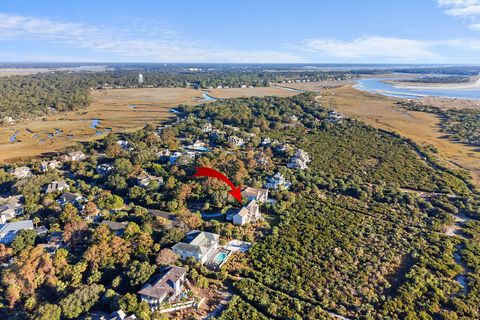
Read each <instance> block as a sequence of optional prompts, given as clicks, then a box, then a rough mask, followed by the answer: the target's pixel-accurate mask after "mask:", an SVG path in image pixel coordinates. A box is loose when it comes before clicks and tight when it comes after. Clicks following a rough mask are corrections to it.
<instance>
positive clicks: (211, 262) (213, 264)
mask: <svg viewBox="0 0 480 320" xmlns="http://www.w3.org/2000/svg"><path fill="white" fill-rule="evenodd" d="M221 252H224V253H226V254H227V256H226V257H225V259H223V261H222V262H221V263H218V261H216V260H215V257H216V256H217V254H219V253H221ZM232 253H233V251H231V250H228V249H226V248H225V247H223V246H222V247H218V248H217V250H215V251H214V252H212V254H211V255H210V256H209V257H208V260H207V261H206V262H205V263H204V265H205V267H207V268H208V269H210V270H214V271H219V270H220V268H221V267H222V266H223V265H224V264H225V262H227V261H228V258H230V255H231V254H232Z"/></svg>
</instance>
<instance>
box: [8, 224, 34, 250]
mask: <svg viewBox="0 0 480 320" xmlns="http://www.w3.org/2000/svg"><path fill="white" fill-rule="evenodd" d="M20 230H33V221H32V220H23V221H17V222H10V223H4V224H0V243H3V244H10V243H12V242H13V240H15V237H16V236H17V234H18V232H19V231H20Z"/></svg>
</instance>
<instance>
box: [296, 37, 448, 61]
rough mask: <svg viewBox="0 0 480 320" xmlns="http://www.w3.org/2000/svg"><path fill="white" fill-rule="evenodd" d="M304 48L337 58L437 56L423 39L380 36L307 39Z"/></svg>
mask: <svg viewBox="0 0 480 320" xmlns="http://www.w3.org/2000/svg"><path fill="white" fill-rule="evenodd" d="M303 48H304V50H305V51H307V52H312V53H320V54H322V55H326V56H329V57H333V58H339V59H365V58H381V59H384V60H385V59H387V60H390V61H415V60H416V61H418V60H419V59H420V60H426V59H432V58H437V57H438V55H437V54H436V53H434V52H433V51H431V50H430V48H429V45H428V44H427V43H425V42H424V41H418V40H412V39H404V38H389V37H380V36H367V37H359V38H356V39H353V40H351V41H344V40H338V39H330V38H319V39H309V40H307V41H306V42H305V44H304V47H303Z"/></svg>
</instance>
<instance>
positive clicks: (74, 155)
mask: <svg viewBox="0 0 480 320" xmlns="http://www.w3.org/2000/svg"><path fill="white" fill-rule="evenodd" d="M86 157H87V156H86V155H85V153H83V152H82V151H73V152H69V153H67V154H66V155H65V160H67V161H80V160H83V159H85V158H86Z"/></svg>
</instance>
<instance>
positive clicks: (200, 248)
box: [172, 230, 220, 264]
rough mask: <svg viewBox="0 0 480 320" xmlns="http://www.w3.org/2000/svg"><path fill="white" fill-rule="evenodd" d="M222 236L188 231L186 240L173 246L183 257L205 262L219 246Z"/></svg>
mask: <svg viewBox="0 0 480 320" xmlns="http://www.w3.org/2000/svg"><path fill="white" fill-rule="evenodd" d="M219 241H220V236H219V235H218V234H215V233H211V232H205V231H198V230H193V231H190V232H189V233H187V235H186V238H185V242H178V243H177V244H175V245H174V246H173V247H172V250H173V252H175V253H176V254H178V255H179V256H180V258H181V259H183V260H186V259H188V258H193V259H194V260H195V261H199V262H201V263H202V264H204V263H205V262H206V261H207V260H208V258H209V256H210V255H211V254H212V253H213V252H215V250H216V249H217V248H218V246H219Z"/></svg>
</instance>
